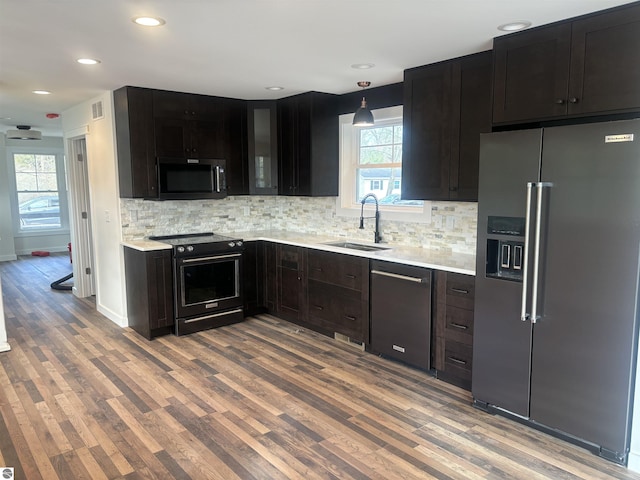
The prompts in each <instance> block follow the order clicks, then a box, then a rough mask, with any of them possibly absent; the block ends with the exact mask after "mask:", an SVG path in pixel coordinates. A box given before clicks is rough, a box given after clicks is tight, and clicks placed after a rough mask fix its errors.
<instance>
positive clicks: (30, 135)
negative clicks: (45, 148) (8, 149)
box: [7, 125, 42, 140]
mask: <svg viewBox="0 0 640 480" xmlns="http://www.w3.org/2000/svg"><path fill="white" fill-rule="evenodd" d="M16 128H17V130H7V138H10V139H12V140H42V133H41V132H39V131H37V130H31V127H30V126H29V125H16Z"/></svg>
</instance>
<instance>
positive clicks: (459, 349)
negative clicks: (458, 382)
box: [444, 340, 473, 380]
mask: <svg viewBox="0 0 640 480" xmlns="http://www.w3.org/2000/svg"><path fill="white" fill-rule="evenodd" d="M472 362H473V350H472V348H471V346H470V345H465V344H462V343H460V342H454V341H452V340H445V342H444V371H445V372H446V373H448V374H450V375H455V376H456V377H459V378H461V379H464V380H471V368H472Z"/></svg>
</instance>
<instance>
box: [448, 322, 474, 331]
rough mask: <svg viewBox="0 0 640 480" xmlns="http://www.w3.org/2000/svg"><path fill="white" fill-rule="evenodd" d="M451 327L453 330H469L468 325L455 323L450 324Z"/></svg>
mask: <svg viewBox="0 0 640 480" xmlns="http://www.w3.org/2000/svg"><path fill="white" fill-rule="evenodd" d="M449 325H451V326H452V327H453V328H459V329H460V330H466V329H467V328H469V327H467V326H466V325H460V324H459V323H453V322H450V323H449Z"/></svg>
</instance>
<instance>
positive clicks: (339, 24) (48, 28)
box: [0, 0, 631, 135]
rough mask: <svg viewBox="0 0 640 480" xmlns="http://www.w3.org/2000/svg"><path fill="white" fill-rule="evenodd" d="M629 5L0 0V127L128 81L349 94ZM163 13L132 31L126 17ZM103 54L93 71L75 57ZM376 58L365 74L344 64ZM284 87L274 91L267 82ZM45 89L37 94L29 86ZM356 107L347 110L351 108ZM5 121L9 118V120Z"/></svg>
mask: <svg viewBox="0 0 640 480" xmlns="http://www.w3.org/2000/svg"><path fill="white" fill-rule="evenodd" d="M624 3H631V2H629V1H628V0H384V1H383V0H366V1H365V0H57V1H54V0H0V132H4V131H6V130H8V129H12V128H15V126H16V125H22V124H26V125H32V126H33V127H34V128H35V129H37V130H41V131H42V133H43V135H61V134H62V129H61V121H60V119H56V120H50V119H47V118H46V117H45V114H46V113H62V112H63V111H64V110H65V109H67V108H69V107H72V106H74V105H77V104H79V103H81V102H83V101H86V100H89V99H92V98H94V97H95V96H97V95H99V94H100V93H102V92H104V91H105V90H114V89H116V88H118V87H121V86H123V85H136V86H144V87H151V88H159V89H166V90H177V91H183V92H195V93H203V94H210V95H220V96H225V97H235V98H243V99H259V98H280V97H285V96H289V95H293V94H296V93H300V92H305V91H309V90H317V91H322V92H330V93H337V94H341V93H346V92H352V91H354V90H358V87H357V85H356V82H357V81H358V80H369V81H371V82H372V85H371V86H372V87H376V86H382V85H386V84H390V83H395V82H400V81H402V73H403V70H404V69H405V68H410V67H415V66H419V65H426V64H429V63H433V62H436V61H439V60H444V59H447V58H453V57H457V56H461V55H465V54H469V53H474V52H479V51H482V50H488V49H490V48H491V41H492V38H493V37H494V36H498V35H500V34H502V32H500V31H498V30H497V29H496V27H497V26H498V25H501V24H503V23H507V22H511V21H516V20H528V21H530V22H532V23H533V26H536V25H542V24H546V23H550V22H552V21H556V20H560V19H563V18H569V17H573V16H577V15H580V14H584V13H588V12H592V11H596V10H602V9H605V8H609V7H612V6H616V5H621V4H624ZM138 15H153V16H159V17H162V18H164V19H165V20H166V25H164V26H162V27H158V28H149V27H140V26H137V25H135V24H134V23H133V22H132V21H131V18H133V17H134V16H138ZM81 57H91V58H97V59H99V60H101V62H102V63H100V64H99V65H95V66H83V65H79V64H77V63H76V61H75V60H76V59H77V58H81ZM356 63H373V64H375V67H374V68H372V69H370V70H364V71H363V70H356V69H353V68H351V65H352V64H356ZM272 85H278V86H282V87H284V88H285V89H284V90H282V91H280V92H270V91H267V90H265V87H267V86H272ZM36 89H45V90H49V91H51V92H52V94H51V95H47V96H40V95H34V94H33V93H31V91H32V90H36ZM354 108H355V106H354ZM7 117H9V119H7Z"/></svg>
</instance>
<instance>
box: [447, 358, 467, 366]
mask: <svg viewBox="0 0 640 480" xmlns="http://www.w3.org/2000/svg"><path fill="white" fill-rule="evenodd" d="M447 358H448V359H449V360H451V361H452V362H453V363H457V364H458V365H466V364H467V362H465V361H464V360H460V359H459V358H456V357H447Z"/></svg>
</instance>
